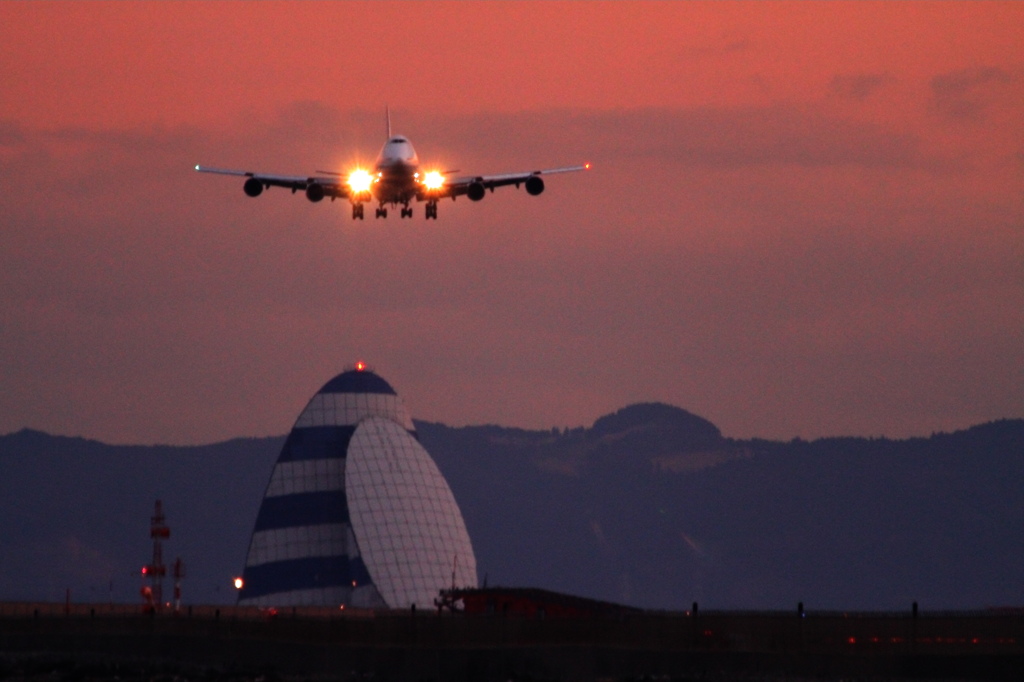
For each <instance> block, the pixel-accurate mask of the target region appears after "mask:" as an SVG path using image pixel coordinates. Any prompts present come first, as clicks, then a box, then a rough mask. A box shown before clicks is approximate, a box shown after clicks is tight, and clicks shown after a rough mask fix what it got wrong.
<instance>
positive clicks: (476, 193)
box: [466, 182, 484, 201]
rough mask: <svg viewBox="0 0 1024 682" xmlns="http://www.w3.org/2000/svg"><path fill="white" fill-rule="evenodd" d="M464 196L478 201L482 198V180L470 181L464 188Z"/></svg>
mask: <svg viewBox="0 0 1024 682" xmlns="http://www.w3.org/2000/svg"><path fill="white" fill-rule="evenodd" d="M466 196H467V197H469V198H470V199H471V200H473V201H480V200H481V199H483V198H484V184H483V183H482V182H473V183H470V185H469V187H467V188H466Z"/></svg>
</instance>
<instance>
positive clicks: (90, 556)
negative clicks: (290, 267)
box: [0, 403, 1024, 610]
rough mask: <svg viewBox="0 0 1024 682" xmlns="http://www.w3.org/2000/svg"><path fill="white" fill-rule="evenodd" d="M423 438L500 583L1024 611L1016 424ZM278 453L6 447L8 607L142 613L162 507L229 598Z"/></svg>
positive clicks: (711, 602)
mask: <svg viewBox="0 0 1024 682" xmlns="http://www.w3.org/2000/svg"><path fill="white" fill-rule="evenodd" d="M416 427H417V430H418V432H419V437H420V440H421V442H422V443H423V444H424V446H425V447H426V448H427V450H428V451H429V452H430V453H431V455H432V456H433V457H434V459H435V461H436V462H437V464H438V466H439V468H440V469H441V471H442V473H443V474H444V475H445V477H446V478H447V479H448V482H449V484H450V486H451V488H452V491H453V492H454V494H455V497H456V499H457V501H458V503H459V505H460V507H461V509H462V512H463V516H464V517H465V520H466V524H467V527H468V529H469V533H470V536H471V538H472V540H473V545H474V548H475V551H476V555H477V563H478V567H479V571H480V577H481V579H482V580H485V581H486V582H487V584H489V585H492V586H493V585H499V584H500V585H507V586H516V587H540V588H546V589H550V590H556V591H561V592H567V593H571V594H577V595H580V596H585V597H592V598H596V599H602V600H606V601H613V602H619V603H625V604H631V605H637V606H643V607H648V608H660V609H683V608H687V607H688V606H689V605H690V604H691V602H693V601H698V602H700V604H701V608H711V609H713V608H756V609H762V608H769V609H775V608H780V609H787V608H791V607H793V606H794V605H795V604H796V603H797V602H798V601H802V602H804V604H805V605H806V606H807V608H812V609H840V610H886V609H899V610H903V609H906V608H907V607H908V605H909V604H910V603H911V602H913V601H917V602H919V603H920V604H921V607H922V608H925V609H953V608H984V607H989V606H1020V605H1022V604H1024V580H1021V572H1020V571H1021V568H1020V567H1021V566H1024V486H1022V485H1021V481H1024V420H1002V421H997V422H992V423H989V424H983V425H978V426H975V427H972V428H969V429H966V430H963V431H958V432H955V433H950V434H933V435H932V436H930V437H928V438H911V439H906V440H890V439H868V438H824V439H819V440H815V441H802V440H799V439H798V440H794V441H790V442H778V441H769V440H763V439H750V440H737V439H730V438H726V437H723V436H722V435H721V433H720V431H719V430H718V428H717V427H715V426H714V424H712V423H711V422H709V421H707V420H705V419H703V418H701V417H699V416H696V415H693V414H690V413H689V412H686V411H685V410H682V409H680V408H677V407H673V406H671V405H665V404H660V403H644V404H638V405H630V406H628V407H625V408H623V409H621V410H618V411H617V412H615V413H613V414H609V415H606V416H602V417H601V418H599V419H597V420H596V421H595V422H594V424H593V426H591V427H589V428H584V427H579V428H575V429H551V430H528V429H517V428H508V427H501V426H493V425H489V426H467V427H459V428H454V427H449V426H445V425H443V424H437V423H431V422H416ZM282 442H283V437H275V438H258V439H235V440H231V441H226V442H224V443H217V444H212V445H205V446H196V447H170V446H113V445H106V444H103V443H100V442H97V441H92V440H86V439H82V438H69V437H63V436H51V435H47V434H44V433H41V432H38V431H31V430H23V431H19V432H17V433H12V434H8V435H6V436H0V518H2V519H4V526H3V530H2V531H0V557H3V559H2V561H3V565H2V567H0V568H2V570H0V599H4V600H36V599H47V600H62V599H63V598H64V596H65V590H66V589H68V588H70V589H71V592H72V598H73V599H75V600H77V601H97V602H103V601H106V600H108V599H111V600H113V601H118V602H125V601H129V602H130V601H135V600H136V598H137V594H138V590H139V588H140V587H141V578H140V575H139V567H141V566H142V565H143V564H145V563H147V562H148V561H149V560H150V556H151V551H152V549H151V547H152V546H151V544H150V540H149V533H148V530H149V516H150V514H151V512H152V508H153V502H154V500H156V499H158V498H159V499H161V500H162V501H163V504H164V508H165V511H166V514H167V522H168V525H169V526H170V527H171V538H170V539H169V540H168V541H167V543H166V544H165V547H164V559H165V561H167V562H168V563H169V562H172V561H173V559H174V557H176V556H180V557H181V558H182V559H183V560H184V561H185V563H186V566H187V569H188V575H187V577H186V579H185V581H184V583H183V594H184V600H185V601H186V602H187V603H231V602H233V601H234V593H233V590H232V588H231V587H230V580H231V578H232V577H233V576H234V575H237V574H238V573H240V571H241V567H242V563H243V561H244V558H245V552H246V550H247V548H248V542H249V535H250V533H251V530H252V524H253V521H254V519H255V514H256V511H257V508H258V506H259V503H260V501H261V499H262V494H263V490H264V487H265V486H266V483H267V480H268V478H269V475H270V471H271V468H272V466H273V463H274V461H275V459H276V457H277V454H278V452H279V451H280V448H281V444H282Z"/></svg>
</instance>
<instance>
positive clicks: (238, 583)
mask: <svg viewBox="0 0 1024 682" xmlns="http://www.w3.org/2000/svg"><path fill="white" fill-rule="evenodd" d="M244 585H245V581H244V580H242V579H241V578H235V589H236V590H240V589H242V587H243V586H244Z"/></svg>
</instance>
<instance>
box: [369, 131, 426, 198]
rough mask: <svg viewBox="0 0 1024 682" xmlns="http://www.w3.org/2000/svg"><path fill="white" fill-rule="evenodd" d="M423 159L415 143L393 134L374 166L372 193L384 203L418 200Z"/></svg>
mask: <svg viewBox="0 0 1024 682" xmlns="http://www.w3.org/2000/svg"><path fill="white" fill-rule="evenodd" d="M419 169H420V160H419V157H417V156H416V150H414V149H413V148H412V143H410V142H409V140H408V139H406V138H405V137H403V136H402V135H394V136H392V137H391V138H389V139H388V141H387V142H385V143H384V147H383V148H382V149H381V150H380V154H379V155H378V156H377V161H376V163H375V164H374V178H373V185H372V186H371V187H370V192H371V194H373V198H374V199H376V200H377V201H379V202H380V203H381V204H387V203H392V204H405V203H408V202H409V201H411V200H413V199H415V198H416V192H417V189H418V185H419Z"/></svg>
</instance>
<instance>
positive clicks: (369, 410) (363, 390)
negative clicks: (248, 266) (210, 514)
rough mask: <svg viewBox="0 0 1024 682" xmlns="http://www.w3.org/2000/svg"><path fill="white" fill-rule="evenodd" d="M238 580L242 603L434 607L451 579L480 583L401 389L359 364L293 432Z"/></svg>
mask: <svg viewBox="0 0 1024 682" xmlns="http://www.w3.org/2000/svg"><path fill="white" fill-rule="evenodd" d="M453 578H454V580H453ZM242 579H243V583H242V588H241V590H240V591H239V604H240V605H254V606H300V605H305V606H335V607H336V606H340V605H347V606H354V607H368V608H409V607H411V606H413V605H415V606H417V607H419V608H430V607H433V606H434V599H435V598H436V597H437V596H438V592H439V591H440V590H442V589H446V588H450V587H452V586H453V582H454V585H455V586H456V587H476V585H477V576H476V557H475V556H474V555H473V547H472V545H471V544H470V540H469V534H468V533H467V532H466V524H465V522H464V521H463V519H462V513H461V512H460V511H459V507H458V505H457V504H456V503H455V498H454V496H453V495H452V492H451V489H450V488H449V487H448V484H447V482H446V481H445V480H444V477H443V476H442V475H441V472H440V471H439V470H438V468H437V465H436V464H434V461H433V460H432V459H431V458H430V455H429V454H428V453H427V451H426V450H425V449H424V448H423V446H422V445H420V443H419V440H418V438H417V436H416V430H415V428H414V426H413V423H412V419H411V417H410V416H409V413H408V412H407V411H406V409H405V406H404V405H403V404H402V401H401V399H400V398H399V397H398V395H397V394H396V393H395V390H394V389H393V388H391V386H390V385H389V384H388V382H386V381H385V380H384V379H382V378H381V377H379V376H378V375H377V374H375V373H373V372H371V371H369V370H367V369H365V367H363V366H362V365H361V364H360V365H358V366H357V368H356V369H353V370H350V371H346V372H343V373H342V374H339V375H338V376H336V377H334V378H333V379H331V380H330V381H328V382H327V383H326V384H324V387H323V388H321V389H320V390H319V391H318V392H317V394H316V395H314V396H313V398H312V399H311V400H310V401H309V403H308V404H307V405H306V408H305V409H304V410H303V411H302V414H300V415H299V418H298V420H297V421H296V422H295V426H294V427H293V428H292V430H291V432H290V433H289V434H288V438H287V439H286V440H285V443H284V447H283V448H282V449H281V454H280V456H279V457H278V459H277V464H276V465H275V466H274V471H273V473H272V474H271V476H270V483H269V484H268V485H267V491H266V493H265V494H264V497H263V503H262V504H261V506H260V510H259V514H258V515H257V517H256V525H255V528H254V529H253V534H252V541H251V542H250V545H249V555H248V558H247V559H246V563H245V572H244V574H243V576H242Z"/></svg>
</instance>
